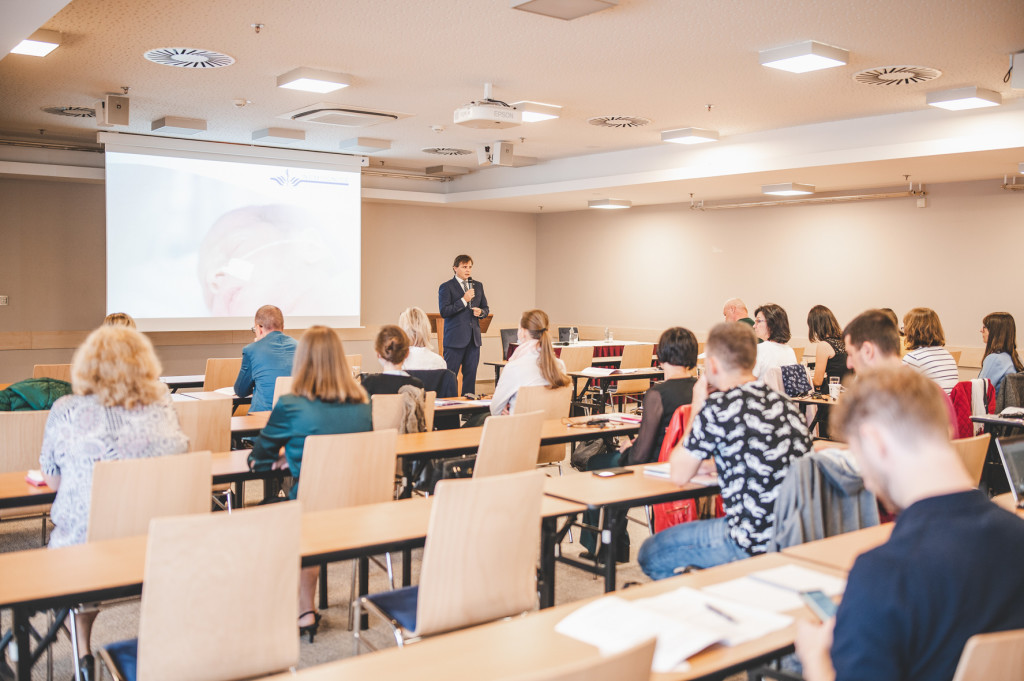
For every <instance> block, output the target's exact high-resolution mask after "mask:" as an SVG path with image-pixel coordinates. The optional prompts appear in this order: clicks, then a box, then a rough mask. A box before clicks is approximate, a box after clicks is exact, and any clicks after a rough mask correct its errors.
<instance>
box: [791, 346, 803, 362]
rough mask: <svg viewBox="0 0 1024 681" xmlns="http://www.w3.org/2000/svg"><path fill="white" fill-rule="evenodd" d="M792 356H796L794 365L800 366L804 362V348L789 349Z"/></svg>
mask: <svg viewBox="0 0 1024 681" xmlns="http://www.w3.org/2000/svg"><path fill="white" fill-rule="evenodd" d="M790 349H791V350H792V351H793V354H794V355H796V363H797V364H800V363H801V362H803V361H804V347H803V346H802V345H801V346H800V347H798V348H790Z"/></svg>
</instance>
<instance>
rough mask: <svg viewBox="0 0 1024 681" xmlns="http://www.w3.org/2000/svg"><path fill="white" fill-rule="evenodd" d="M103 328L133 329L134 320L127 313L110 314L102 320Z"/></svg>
mask: <svg viewBox="0 0 1024 681" xmlns="http://www.w3.org/2000/svg"><path fill="white" fill-rule="evenodd" d="M103 326H127V327H128V328H130V329H134V328H135V320H134V319H132V316H131V315H130V314H128V313H127V312H111V313H110V314H108V315H107V316H106V317H104V318H103Z"/></svg>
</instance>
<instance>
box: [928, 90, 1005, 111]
mask: <svg viewBox="0 0 1024 681" xmlns="http://www.w3.org/2000/svg"><path fill="white" fill-rule="evenodd" d="M1002 103H1003V98H1002V96H1001V95H1000V94H999V93H998V92H993V91H992V90H983V89H981V88H979V87H959V88H956V89H955V90H940V91H939V92H929V93H928V104H929V105H931V106H937V107H939V108H940V109H946V110H948V111H963V110H964V109H980V108H982V107H986V106H999V105H1000V104H1002Z"/></svg>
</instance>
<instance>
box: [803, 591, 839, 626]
mask: <svg viewBox="0 0 1024 681" xmlns="http://www.w3.org/2000/svg"><path fill="white" fill-rule="evenodd" d="M800 600H802V601H803V602H804V605H806V606H807V607H808V608H810V610H811V612H813V613H814V614H815V616H816V617H817V618H818V619H819V620H821V621H822V622H827V621H828V620H830V619H832V618H833V617H835V615H836V609H837V608H838V607H839V606H837V605H836V604H835V603H833V602H832V599H831V598H829V597H828V596H826V595H825V592H824V591H817V590H815V591H801V592H800Z"/></svg>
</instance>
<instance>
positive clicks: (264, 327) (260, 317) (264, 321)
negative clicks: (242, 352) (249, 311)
mask: <svg viewBox="0 0 1024 681" xmlns="http://www.w3.org/2000/svg"><path fill="white" fill-rule="evenodd" d="M283 330H284V315H283V314H281V308H279V307H275V306H273V305H264V306H263V307H261V308H260V309H258V310H256V317H255V318H254V319H253V324H252V332H253V333H254V334H256V340H259V339H261V338H263V337H264V336H266V335H267V334H268V333H270V332H271V331H283Z"/></svg>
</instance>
